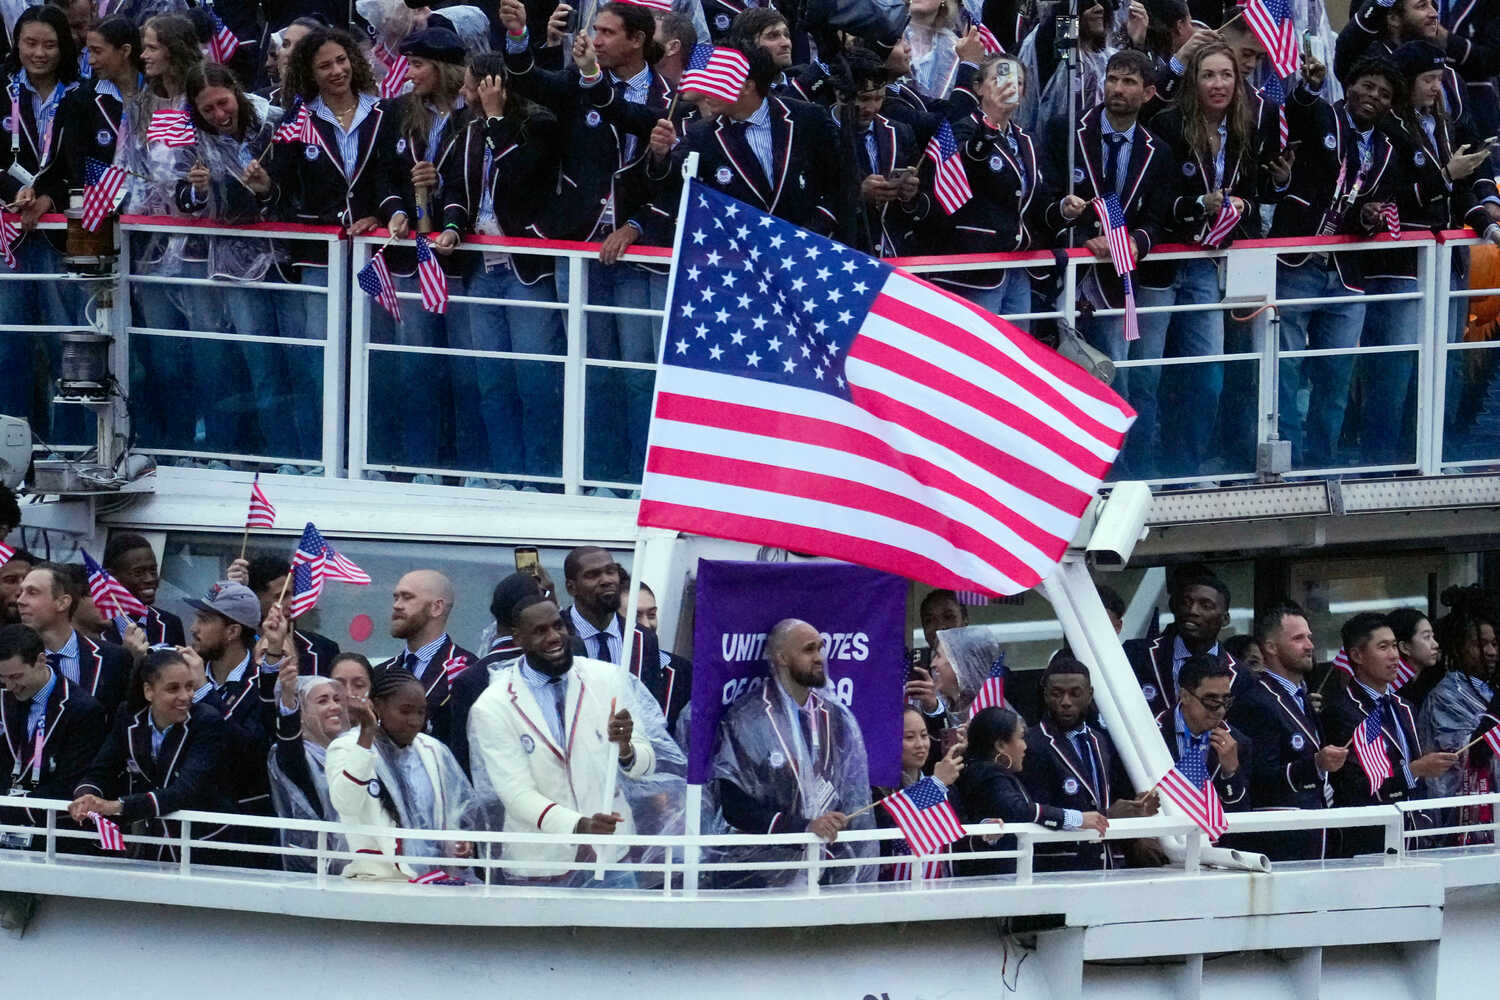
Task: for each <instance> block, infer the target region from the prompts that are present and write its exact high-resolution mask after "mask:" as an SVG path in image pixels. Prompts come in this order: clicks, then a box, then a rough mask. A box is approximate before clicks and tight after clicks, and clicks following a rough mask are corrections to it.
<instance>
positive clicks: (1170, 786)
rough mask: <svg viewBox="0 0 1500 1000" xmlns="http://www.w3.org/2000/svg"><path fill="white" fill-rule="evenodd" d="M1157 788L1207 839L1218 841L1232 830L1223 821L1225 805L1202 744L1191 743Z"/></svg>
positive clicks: (1226, 822) (1161, 779) (1160, 780)
mask: <svg viewBox="0 0 1500 1000" xmlns="http://www.w3.org/2000/svg"><path fill="white" fill-rule="evenodd" d="M1156 784H1157V787H1159V788H1160V789H1161V790H1162V791H1163V792H1165V793H1166V795H1167V797H1168V798H1169V799H1171V800H1172V801H1173V802H1174V803H1176V804H1177V807H1178V808H1179V809H1181V810H1182V811H1183V812H1184V813H1186V814H1187V817H1188V818H1189V819H1191V820H1192V821H1193V822H1194V823H1196V824H1198V828H1199V829H1200V830H1202V831H1203V833H1204V834H1205V835H1206V836H1207V837H1208V839H1209V840H1218V839H1219V838H1220V837H1222V836H1224V831H1226V830H1228V829H1229V822H1228V820H1226V819H1225V818H1224V803H1223V802H1222V801H1220V799H1219V790H1218V789H1217V788H1215V787H1214V783H1213V778H1212V776H1211V775H1210V774H1209V773H1208V751H1207V750H1206V749H1205V748H1204V746H1203V744H1201V743H1197V742H1193V743H1190V744H1189V746H1188V748H1187V751H1186V752H1185V753H1184V754H1183V755H1182V759H1181V760H1179V761H1178V762H1177V766H1176V767H1170V768H1168V769H1167V773H1166V774H1164V775H1162V776H1161V778H1160V779H1159V780H1158V781H1157V783H1156Z"/></svg>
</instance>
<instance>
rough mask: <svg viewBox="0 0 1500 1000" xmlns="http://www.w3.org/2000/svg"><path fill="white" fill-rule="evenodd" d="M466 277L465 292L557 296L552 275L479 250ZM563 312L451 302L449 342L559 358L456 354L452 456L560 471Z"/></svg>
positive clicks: (493, 465) (536, 472)
mask: <svg viewBox="0 0 1500 1000" xmlns="http://www.w3.org/2000/svg"><path fill="white" fill-rule="evenodd" d="M467 256H468V257H470V258H471V260H470V261H469V262H468V263H469V266H468V267H467V269H466V271H465V275H464V278H463V293H464V294H465V295H474V296H482V297H485V298H494V299H519V300H522V301H526V302H554V301H556V294H555V291H554V286H553V279H552V277H551V276H547V277H544V278H542V279H541V280H540V281H537V282H536V283H535V284H531V285H527V284H524V283H522V281H521V279H520V278H518V277H517V276H516V272H515V271H514V270H513V269H511V268H510V267H509V266H506V265H501V266H497V267H494V268H488V269H487V268H486V267H485V266H484V264H483V261H482V258H481V256H480V255H479V254H469V255H467ZM561 317H562V314H561V312H559V311H558V310H555V309H528V308H525V307H524V306H483V305H477V304H474V303H454V304H453V305H452V306H450V307H449V315H448V319H449V335H450V337H451V338H452V346H454V347H459V348H464V349H467V350H475V351H515V352H517V353H521V354H550V355H556V356H557V359H558V363H552V362H546V361H512V360H509V359H500V358H483V359H480V358H459V359H455V360H456V361H457V362H458V363H457V364H456V365H455V366H454V369H453V397H454V401H455V404H456V407H457V413H456V416H455V420H454V424H455V432H456V435H457V439H458V459H457V464H458V465H460V466H462V467H464V468H471V469H482V470H485V471H489V472H511V473H516V472H519V473H523V474H526V475H533V476H556V475H561V473H562V427H563V408H562V375H563V368H562V364H561V361H562V358H563V354H564V352H565V350H566V340H565V338H564V336H563V328H562V318H561Z"/></svg>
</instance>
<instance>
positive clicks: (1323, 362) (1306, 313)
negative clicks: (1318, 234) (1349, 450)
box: [1276, 261, 1365, 469]
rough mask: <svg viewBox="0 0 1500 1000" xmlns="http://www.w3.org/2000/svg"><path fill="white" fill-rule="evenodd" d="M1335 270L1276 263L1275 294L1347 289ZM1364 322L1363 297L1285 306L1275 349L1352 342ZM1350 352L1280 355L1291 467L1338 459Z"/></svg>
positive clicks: (1329, 293)
mask: <svg viewBox="0 0 1500 1000" xmlns="http://www.w3.org/2000/svg"><path fill="white" fill-rule="evenodd" d="M1348 294H1350V293H1349V290H1348V289H1347V288H1345V287H1344V284H1343V282H1341V281H1340V280H1339V276H1338V271H1337V270H1336V269H1335V268H1334V267H1333V265H1332V264H1329V265H1328V266H1327V267H1324V266H1323V265H1322V264H1320V263H1318V262H1317V261H1309V262H1308V263H1306V264H1303V265H1302V266H1301V267H1289V266H1287V265H1286V264H1277V265H1276V297H1277V298H1279V299H1303V298H1320V297H1329V298H1331V297H1333V296H1336V295H1348ZM1364 322H1365V304H1364V303H1363V302H1332V303H1329V304H1327V305H1313V306H1290V307H1284V308H1282V310H1281V350H1283V351H1300V350H1323V349H1330V348H1341V347H1342V348H1348V347H1356V346H1358V344H1359V334H1360V329H1361V328H1362V327H1363V326H1364ZM1353 371H1354V358H1353V357H1350V356H1348V355H1329V356H1324V357H1316V358H1283V359H1282V360H1281V361H1280V363H1279V366H1278V372H1277V383H1278V387H1277V399H1278V404H1277V405H1278V409H1279V427H1280V435H1281V437H1282V438H1283V439H1285V440H1287V441H1290V442H1291V443H1292V466H1293V467H1294V468H1304V469H1305V468H1326V467H1329V466H1332V465H1334V464H1335V463H1336V462H1337V461H1338V452H1337V449H1338V443H1339V435H1340V433H1342V431H1343V427H1344V411H1345V410H1346V409H1347V408H1348V406H1349V380H1350V376H1351V375H1352V374H1353ZM1304 379H1305V380H1306V382H1307V384H1308V389H1309V393H1308V404H1307V415H1306V418H1305V419H1304V417H1303V414H1302V410H1301V407H1300V406H1299V405H1298V393H1299V392H1300V390H1301V388H1302V383H1303V381H1304Z"/></svg>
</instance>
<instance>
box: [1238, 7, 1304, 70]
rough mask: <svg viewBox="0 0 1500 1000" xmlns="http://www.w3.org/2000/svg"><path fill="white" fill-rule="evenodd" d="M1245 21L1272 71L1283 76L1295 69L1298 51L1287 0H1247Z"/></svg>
mask: <svg viewBox="0 0 1500 1000" xmlns="http://www.w3.org/2000/svg"><path fill="white" fill-rule="evenodd" d="M1245 23H1246V24H1248V25H1250V30H1251V31H1253V32H1255V37H1256V38H1257V39H1259V41H1260V44H1261V45H1262V46H1263V47H1264V48H1265V50H1266V58H1267V59H1268V60H1270V63H1271V71H1272V72H1273V73H1275V74H1276V75H1277V76H1279V77H1282V78H1283V79H1285V78H1286V77H1289V76H1292V75H1293V74H1295V73H1296V72H1297V71H1298V69H1299V68H1300V67H1299V66H1298V65H1297V62H1298V59H1299V58H1300V53H1298V51H1297V29H1296V27H1295V26H1294V25H1293V23H1292V6H1291V3H1290V0H1249V2H1247V3H1246V4H1245Z"/></svg>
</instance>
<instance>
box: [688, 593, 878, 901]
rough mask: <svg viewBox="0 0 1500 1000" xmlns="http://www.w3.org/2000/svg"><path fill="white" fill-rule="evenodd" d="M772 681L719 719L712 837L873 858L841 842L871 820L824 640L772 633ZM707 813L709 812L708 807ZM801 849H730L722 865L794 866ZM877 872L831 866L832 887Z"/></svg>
mask: <svg viewBox="0 0 1500 1000" xmlns="http://www.w3.org/2000/svg"><path fill="white" fill-rule="evenodd" d="M765 651H766V659H767V660H768V661H769V663H770V666H771V676H770V677H769V678H766V679H764V680H763V681H762V682H761V683H760V686H759V688H758V689H757V688H752V689H751V690H749V691H747V692H746V693H745V694H744V695H743V696H741V697H740V698H738V699H737V700H736V701H735V702H734V704H733V705H731V706H730V707H729V710H728V711H727V712H725V713H724V715H723V717H722V718H721V719H720V721H719V729H718V735H717V738H716V739H715V741H714V755H713V770H712V778H711V780H710V783H709V787H708V790H707V796H706V798H707V799H708V804H709V807H710V808H712V810H713V819H712V832H715V833H761V834H765V833H796V832H801V831H804V830H805V831H808V832H810V833H814V834H817V835H818V836H819V837H821V838H822V839H823V840H825V841H827V842H828V844H829V846H828V847H827V848H825V854H826V855H832V856H833V857H852V856H855V855H856V854H858V853H862V854H866V855H868V854H869V853H870V851H869V848H871V847H872V846H873V845H872V844H859V845H848V844H837V840H838V835H839V833H840V832H842V831H843V830H845V829H849V828H859V829H863V828H868V827H870V826H872V825H873V823H874V820H873V819H872V817H871V816H870V814H869V812H868V810H867V807H868V805H869V802H870V779H869V770H868V766H867V764H866V759H865V744H864V739H863V737H862V736H861V735H860V730H859V723H858V722H857V721H856V720H855V718H854V714H853V713H852V712H851V711H850V710H849V709H847V708H845V707H844V706H843V705H841V704H840V703H839V702H838V701H837V700H836V699H834V698H832V697H829V696H828V692H827V691H826V689H825V688H824V686H825V685H826V684H827V683H828V674H827V671H826V670H825V668H824V652H823V637H822V635H821V634H820V633H819V632H818V630H817V629H816V628H814V627H813V626H811V625H809V624H808V623H807V622H804V621H799V620H797V619H795V618H788V619H785V620H783V621H781V622H778V623H777V624H776V626H775V627H774V628H772V629H771V631H770V634H768V635H767V636H766V644H765ZM705 811H706V812H707V810H705ZM835 845H836V846H835ZM802 855H803V849H802V848H801V847H800V846H793V847H747V848H729V849H726V850H725V851H724V852H723V857H722V858H715V860H723V861H743V862H759V861H777V860H785V861H786V862H788V863H789V864H790V863H795V862H796V861H797V860H798V859H799V858H800V857H801V856H802ZM874 874H875V872H874V869H873V867H870V868H858V867H854V868H833V869H829V870H828V872H827V874H826V875H825V880H826V881H830V882H848V881H856V880H864V879H866V878H873V877H874ZM795 877H796V876H794V875H793V873H791V872H779V871H748V872H734V871H728V872H721V873H719V880H718V882H717V887H719V888H759V887H762V886H778V885H786V884H790V883H791V882H792V881H794V878H795Z"/></svg>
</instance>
